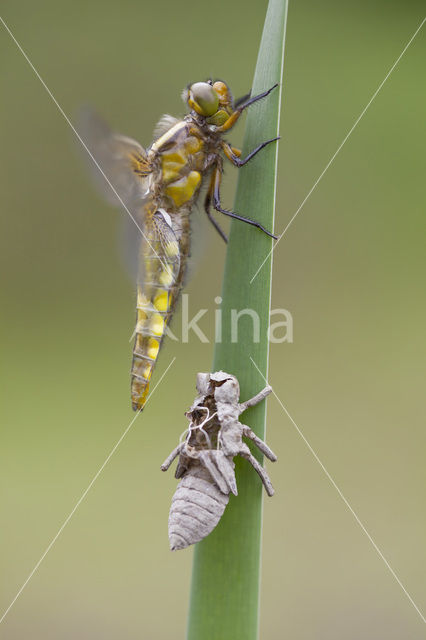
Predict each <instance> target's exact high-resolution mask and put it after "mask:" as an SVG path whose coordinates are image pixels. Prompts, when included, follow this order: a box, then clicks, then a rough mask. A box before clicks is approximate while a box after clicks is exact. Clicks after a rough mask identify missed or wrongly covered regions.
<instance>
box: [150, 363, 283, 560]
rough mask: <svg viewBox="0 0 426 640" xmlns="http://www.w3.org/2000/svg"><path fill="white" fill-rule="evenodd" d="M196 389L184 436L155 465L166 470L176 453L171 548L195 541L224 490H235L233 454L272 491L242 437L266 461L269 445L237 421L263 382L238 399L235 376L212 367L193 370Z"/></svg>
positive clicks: (219, 507)
mask: <svg viewBox="0 0 426 640" xmlns="http://www.w3.org/2000/svg"><path fill="white" fill-rule="evenodd" d="M197 391H198V393H199V395H198V397H197V398H196V400H195V402H194V404H193V405H192V407H191V408H190V410H189V411H188V412H187V413H186V414H185V415H186V416H187V418H188V420H189V422H190V424H189V428H188V431H187V432H186V435H185V439H184V441H183V442H181V443H180V444H179V445H178V446H177V447H176V448H175V449H174V450H173V451H172V452H171V454H170V455H169V456H168V458H167V459H166V460H165V461H164V462H163V464H162V465H161V469H162V471H167V469H168V468H169V467H170V465H171V463H172V462H173V460H174V459H175V458H176V457H178V456H179V460H178V464H177V467H176V472H175V477H176V478H181V481H180V483H179V485H178V487H177V489H176V492H175V494H174V496H173V499H172V505H171V508H170V515H169V541H170V548H171V550H172V551H175V550H178V549H184V548H185V547H187V546H189V545H191V544H194V543H195V542H199V541H200V540H202V539H203V538H205V537H206V536H207V535H208V534H209V533H210V532H211V531H212V530H213V529H214V528H215V526H216V525H217V524H218V522H219V520H220V518H221V516H222V514H223V512H224V510H225V507H226V505H227V504H228V501H229V494H230V493H233V494H234V495H237V494H238V491H237V483H236V479H235V471H234V466H235V465H234V461H233V459H234V457H235V456H237V455H239V456H242V457H243V458H246V460H248V461H249V462H250V464H251V465H252V466H253V467H254V469H255V470H256V472H257V473H258V474H259V476H260V478H261V480H262V482H263V485H264V487H265V489H266V492H267V494H268V495H269V496H272V495H273V494H274V489H273V487H272V484H271V481H270V479H269V476H268V474H267V473H266V471H265V469H264V468H263V467H262V466H261V465H260V464H259V462H258V461H257V460H256V458H255V457H254V456H253V455H252V453H251V451H250V449H249V447H248V446H247V444H246V443H245V442H244V441H243V436H244V437H246V438H248V439H250V440H251V441H252V442H253V443H254V444H255V445H256V446H257V447H258V448H259V450H260V451H261V452H262V453H263V454H264V455H265V456H266V457H267V458H268V459H269V460H271V461H272V462H275V460H276V459H277V457H276V455H275V454H274V453H273V451H271V449H270V448H269V447H268V446H267V444H265V442H263V440H261V439H260V438H259V437H258V436H256V434H255V433H254V432H253V431H252V430H251V429H250V427H248V426H246V425H244V424H242V423H241V422H239V419H238V418H239V416H240V414H241V413H243V411H245V410H246V409H247V408H248V407H251V406H253V405H255V404H258V403H259V402H261V401H262V400H263V399H264V398H266V396H267V395H268V394H269V393H271V391H272V389H271V387H269V386H266V387H265V388H264V389H262V391H260V392H259V393H258V394H256V395H255V396H254V397H253V398H251V399H250V400H247V401H246V402H243V403H240V402H239V395H240V387H239V384H238V380H237V379H236V377H235V376H233V375H230V374H228V373H225V372H223V371H218V372H217V373H199V374H198V376H197Z"/></svg>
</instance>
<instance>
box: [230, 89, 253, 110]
mask: <svg viewBox="0 0 426 640" xmlns="http://www.w3.org/2000/svg"><path fill="white" fill-rule="evenodd" d="M250 96H251V91H249V92H248V93H246V94H245V95H244V96H240V97H239V98H237V99H236V100H235V102H234V107H235V109H237V108H238V107H240V106H241V105H242V104H243V103H244V102H247V100H248V99H249V98H250Z"/></svg>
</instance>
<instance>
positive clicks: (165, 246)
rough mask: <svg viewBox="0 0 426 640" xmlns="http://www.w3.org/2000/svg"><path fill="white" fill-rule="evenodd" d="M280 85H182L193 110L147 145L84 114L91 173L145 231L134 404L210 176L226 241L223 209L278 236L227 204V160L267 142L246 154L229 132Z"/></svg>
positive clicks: (143, 393)
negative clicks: (242, 88)
mask: <svg viewBox="0 0 426 640" xmlns="http://www.w3.org/2000/svg"><path fill="white" fill-rule="evenodd" d="M277 86H278V85H277V84H275V85H274V86H273V87H271V88H270V89H268V90H267V91H264V92H262V93H260V94H258V95H256V96H251V95H250V94H247V95H246V96H243V97H242V98H240V99H239V100H236V101H235V102H234V99H233V97H232V93H231V91H230V88H229V86H228V85H227V84H226V83H225V82H223V81H222V80H216V81H213V80H207V81H203V82H195V83H193V84H190V85H188V86H187V87H186V88H185V90H184V92H183V96H182V97H183V99H184V101H185V102H186V104H187V106H188V108H189V113H187V115H185V116H184V117H183V118H182V119H177V118H174V117H172V116H170V115H164V116H163V117H162V118H161V119H160V121H159V123H158V125H157V127H156V129H155V131H154V142H153V143H152V144H151V146H150V147H148V148H147V149H144V148H143V147H142V146H141V145H140V144H139V143H138V142H136V141H135V140H133V139H132V138H129V137H126V136H124V135H121V134H118V133H115V132H114V131H112V130H111V129H110V128H109V126H108V125H107V124H106V123H105V122H104V121H103V120H102V119H101V118H100V117H99V116H98V115H97V114H96V113H95V112H93V111H91V110H86V111H85V112H84V114H83V116H82V118H81V122H80V132H81V134H82V139H83V142H84V146H86V149H87V150H88V151H89V154H90V156H91V158H92V160H93V161H94V165H95V166H93V167H92V173H93V174H94V177H95V179H96V181H97V182H98V183H99V185H101V184H102V185H103V188H102V190H103V192H104V195H106V196H107V199H108V200H109V201H110V202H112V203H113V204H116V205H117V204H120V205H121V206H124V208H125V209H126V211H127V212H128V214H129V215H130V217H131V218H132V220H133V222H134V223H135V227H136V229H135V232H137V233H139V235H140V242H139V249H138V275H137V304H136V327H135V331H134V338H135V339H134V347H133V359H132V368H131V401H132V408H133V409H134V410H135V411H141V410H142V409H143V407H144V406H145V403H146V401H147V398H148V393H149V383H150V379H151V376H152V373H153V370H154V366H155V364H156V361H157V358H158V354H159V351H160V348H161V345H162V342H163V338H164V335H165V331H166V327H167V325H168V324H169V323H170V320H171V317H172V315H173V312H174V310H175V308H176V304H177V302H178V299H179V295H180V292H181V290H182V287H183V282H184V277H185V272H186V267H187V262H188V257H189V253H190V214H191V211H192V210H193V208H194V205H195V203H196V201H197V199H198V197H199V194H200V191H201V188H202V186H203V184H204V183H207V190H206V194H205V199H204V209H205V212H206V214H207V216H208V219H209V220H210V222H211V223H212V225H213V226H214V228H215V229H216V231H217V232H218V233H219V235H220V236H221V238H222V239H223V240H224V241H225V242H227V237H226V235H225V233H224V232H223V230H222V228H221V226H220V224H219V223H218V222H217V221H216V219H215V218H214V217H213V215H212V208H213V209H215V210H216V211H217V212H219V213H221V214H224V215H225V216H229V217H231V218H235V219H237V220H240V221H242V222H245V223H247V224H250V225H252V226H253V227H257V229H259V230H260V231H262V232H263V233H266V234H267V235H268V236H271V237H272V238H276V236H274V235H273V234H272V233H271V232H269V231H268V230H267V229H265V227H263V226H262V225H261V224H260V223H259V222H257V221H256V220H252V219H250V218H246V217H244V216H242V215H240V214H238V213H235V212H234V211H229V210H228V209H225V208H224V207H223V206H222V204H221V198H220V186H221V181H222V174H223V163H224V160H225V159H227V160H229V161H230V162H231V163H232V164H233V165H234V166H236V167H242V166H244V165H245V164H246V163H247V162H249V161H250V160H251V159H252V158H253V157H254V156H255V155H256V154H257V153H258V152H259V151H260V150H261V149H263V148H264V147H265V146H266V145H268V144H270V143H272V142H275V141H276V140H278V138H272V139H270V140H266V141H265V142H263V143H262V144H259V145H258V146H257V147H256V148H255V149H253V151H251V153H249V154H248V155H247V156H246V157H245V158H241V151H240V150H239V149H237V148H236V147H233V146H232V145H231V144H230V143H229V142H227V141H225V140H224V139H223V136H224V134H226V133H227V132H228V131H229V130H230V129H232V127H233V126H234V125H235V124H236V123H237V121H238V119H239V118H240V116H241V114H242V113H243V112H244V110H245V109H247V108H248V107H249V106H250V105H252V104H253V103H255V102H257V101H258V100H261V99H262V98H266V96H268V95H269V94H270V93H271V92H272V91H273V90H274V89H275V88H276V87H277Z"/></svg>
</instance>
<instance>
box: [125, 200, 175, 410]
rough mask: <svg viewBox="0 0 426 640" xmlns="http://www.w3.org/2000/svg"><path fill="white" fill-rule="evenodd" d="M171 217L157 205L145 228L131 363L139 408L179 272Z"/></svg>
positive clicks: (133, 391)
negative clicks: (145, 239) (147, 241)
mask: <svg viewBox="0 0 426 640" xmlns="http://www.w3.org/2000/svg"><path fill="white" fill-rule="evenodd" d="M169 222H170V217H169V216H168V214H167V213H166V212H165V211H164V210H162V209H160V210H158V211H157V212H156V213H155V215H154V216H153V218H152V223H151V226H148V227H147V228H146V229H145V230H144V231H145V232H146V234H147V237H148V238H149V244H148V243H146V244H144V247H143V254H142V256H141V261H142V263H143V277H142V278H141V282H140V283H139V286H138V300H137V312H136V314H137V321H136V329H135V333H136V339H135V345H134V349H133V363H132V405H133V409H135V410H139V409H142V408H143V406H144V404H145V402H146V399H147V395H148V387H149V381H150V379H151V375H152V372H153V369H154V366H155V362H156V360H157V357H158V353H159V351H160V347H161V342H162V339H163V336H164V332H165V328H166V325H167V322H168V320H169V318H170V315H171V312H172V310H173V305H174V302H175V298H176V294H177V286H176V283H177V280H178V276H179V273H180V252H179V244H178V241H177V239H176V236H175V235H174V232H173V230H172V228H171V226H170V224H171V223H170V224H169Z"/></svg>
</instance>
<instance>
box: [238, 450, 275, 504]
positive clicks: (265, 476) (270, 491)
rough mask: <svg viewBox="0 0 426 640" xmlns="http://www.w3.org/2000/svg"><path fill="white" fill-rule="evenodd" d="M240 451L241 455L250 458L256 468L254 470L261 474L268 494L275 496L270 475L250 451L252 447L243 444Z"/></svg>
mask: <svg viewBox="0 0 426 640" xmlns="http://www.w3.org/2000/svg"><path fill="white" fill-rule="evenodd" d="M238 453H239V455H240V456H242V457H243V458H245V459H246V460H248V461H249V462H250V464H251V466H252V467H253V468H254V470H255V471H256V472H257V473H258V474H259V476H260V479H261V480H262V482H263V486H264V487H265V489H266V493H267V494H268V496H273V495H274V488H273V486H272V483H271V481H270V479H269V476H268V474H267V473H266V470H265V469H264V468H263V467H262V465H260V464H259V463H258V461H257V460H256V458H255V457H254V456H253V455H252V454H251V453H250V449H249V448H248V446H247V445H246V444H243V446H242V447H241V449H240V451H239V452H238Z"/></svg>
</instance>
